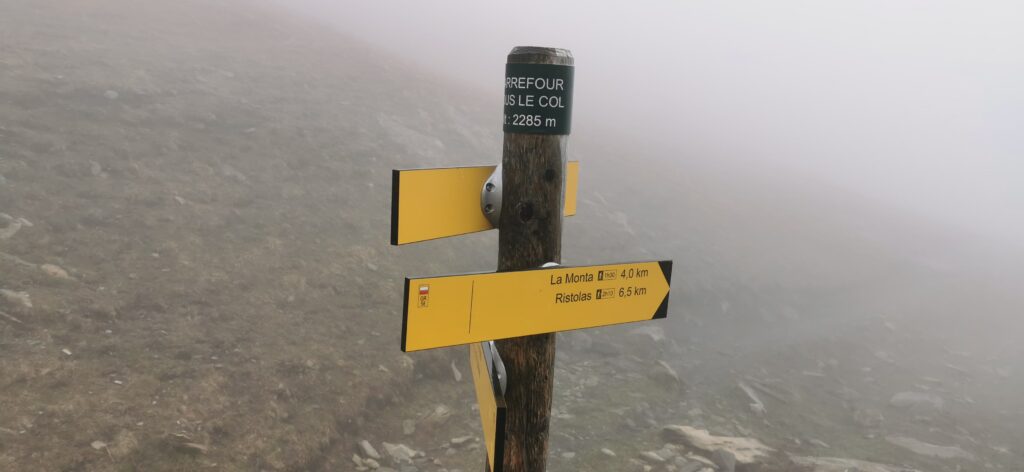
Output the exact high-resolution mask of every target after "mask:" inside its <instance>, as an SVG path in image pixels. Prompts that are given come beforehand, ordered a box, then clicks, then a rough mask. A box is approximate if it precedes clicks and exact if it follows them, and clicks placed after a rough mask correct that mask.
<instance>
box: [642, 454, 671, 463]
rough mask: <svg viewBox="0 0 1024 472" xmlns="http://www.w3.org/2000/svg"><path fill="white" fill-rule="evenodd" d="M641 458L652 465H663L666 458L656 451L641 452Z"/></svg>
mask: <svg viewBox="0 0 1024 472" xmlns="http://www.w3.org/2000/svg"><path fill="white" fill-rule="evenodd" d="M640 458H641V459H643V460H645V461H647V462H650V463H651V464H663V463H665V458H664V457H661V456H659V455H658V453H656V452H654V451H645V452H641V453H640Z"/></svg>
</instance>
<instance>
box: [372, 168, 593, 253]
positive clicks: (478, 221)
mask: <svg viewBox="0 0 1024 472" xmlns="http://www.w3.org/2000/svg"><path fill="white" fill-rule="evenodd" d="M494 168H495V166H476V167H451V168H443V169H411V170H394V171H392V173H391V244H395V245H399V244H408V243H416V242H421V241H428V240H431V239H438V238H447V237H449V236H458V235H460V234H468V233H476V232H478V231H486V230H489V229H494V226H493V225H491V223H490V222H489V221H487V218H486V217H485V216H484V213H483V211H482V210H481V209H480V192H481V190H483V186H484V182H485V181H487V178H488V177H490V175H491V173H492V172H494ZM579 172H580V163H579V162H577V161H571V162H569V164H568V165H567V166H566V175H565V208H564V210H563V214H564V215H565V216H572V215H575V214H576V193H577V189H578V188H579Z"/></svg>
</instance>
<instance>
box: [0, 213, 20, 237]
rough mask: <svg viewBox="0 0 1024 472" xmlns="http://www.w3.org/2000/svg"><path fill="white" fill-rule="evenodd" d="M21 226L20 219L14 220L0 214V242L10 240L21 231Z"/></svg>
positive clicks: (9, 216)
mask: <svg viewBox="0 0 1024 472" xmlns="http://www.w3.org/2000/svg"><path fill="white" fill-rule="evenodd" d="M23 225H24V222H23V221H22V219H21V218H17V219H16V218H14V217H12V216H11V215H8V214H6V213H0V240H3V239H11V238H12V237H14V235H15V234H18V231H21V227H22V226H23Z"/></svg>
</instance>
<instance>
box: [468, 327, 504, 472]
mask: <svg viewBox="0 0 1024 472" xmlns="http://www.w3.org/2000/svg"><path fill="white" fill-rule="evenodd" d="M494 349H495V348H494V343H491V342H483V343H473V344H470V345H469V365H470V368H471V369H472V371H473V385H474V386H475V387H476V402H477V405H479V406H480V424H481V425H482V427H483V431H484V443H485V445H486V448H487V465H488V466H490V468H491V471H492V472H501V470H502V468H501V463H502V461H503V460H504V456H505V396H504V394H503V392H502V389H503V387H502V384H501V379H500V378H499V377H498V370H499V368H498V366H501V365H502V364H501V358H500V357H499V356H498V355H497V352H496V351H495V350H494ZM500 369H501V370H504V367H501V368H500Z"/></svg>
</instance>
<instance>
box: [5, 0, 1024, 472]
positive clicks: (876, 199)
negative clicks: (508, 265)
mask: <svg viewBox="0 0 1024 472" xmlns="http://www.w3.org/2000/svg"><path fill="white" fill-rule="evenodd" d="M1022 24H1024V7H1022V6H1021V5H1020V4H1019V3H1017V2H1008V1H1007V2H984V3H973V4H968V3H965V2H934V1H933V2H882V1H864V2H855V3H848V4H840V3H836V2H792V1H783V2H772V3H766V2H756V3H755V2H742V3H738V2H728V3H726V2H682V1H672V2H669V1H651V2H637V3H619V4H611V3H605V2H584V1H581V0H568V1H561V2H547V3H545V2H537V1H533V0H525V1H519V2H505V3H496V2H470V1H468V0H457V1H451V2H444V3H433V2H414V1H403V2H396V1H379V2H338V1H328V0H294V1H285V0H219V1H217V2H210V1H208V0H178V1H174V2H168V1H160V0H150V1H139V0H88V1H69V0H34V1H32V2H24V1H17V0H0V471H7V470H11V471H21V470H75V471H125V470H146V471H168V472H170V471H182V470H227V471H250V470H252V471H261V472H262V471H315V472H327V471H349V470H355V471H360V472H362V471H377V472H396V471H398V472H458V471H462V472H464V471H467V470H479V469H480V468H481V464H482V463H483V462H484V461H485V458H486V456H487V452H486V451H487V445H486V436H485V433H484V428H482V426H486V425H487V424H489V423H488V421H489V420H488V419H487V418H489V417H488V416H487V415H485V414H481V410H482V409H484V410H486V409H488V408H490V406H489V404H486V402H481V401H478V400H480V399H484V400H486V399H487V397H486V396H482V397H479V398H478V396H477V394H478V393H480V392H484V393H486V392H487V389H486V388H481V389H479V390H478V387H480V386H481V385H484V386H486V385H487V382H486V379H484V380H485V381H484V382H481V383H478V382H476V381H475V379H474V377H473V374H474V373H480V372H481V371H480V369H475V370H474V369H472V368H471V364H470V362H469V359H468V357H469V356H467V351H468V349H467V348H466V347H465V346H453V347H445V348H436V349H428V350H422V351H415V352H403V348H402V346H405V345H406V344H405V343H406V341H407V336H406V335H407V334H408V331H409V329H410V328H409V326H410V323H409V319H410V318H409V316H408V309H409V305H410V302H411V301H412V300H413V299H411V298H409V296H410V292H409V289H410V287H411V285H410V281H409V279H407V278H409V277H418V276H431V277H433V276H444V275H449V274H466V273H475V274H479V273H481V272H483V273H486V272H490V271H493V270H494V268H495V262H496V253H497V248H498V231H480V232H478V233H473V234H466V235H458V236H455V237H447V238H442V239H437V240H430V241H424V242H418V243H415V244H405V245H399V246H394V245H391V244H389V233H390V231H391V230H392V229H393V227H392V225H393V224H394V221H393V220H392V210H393V209H394V208H393V207H394V204H395V200H394V198H396V197H395V193H396V192H395V189H394V188H393V185H395V180H393V174H392V171H393V169H409V168H450V167H454V166H479V165H489V164H496V163H498V162H499V161H500V159H501V152H502V139H503V133H502V127H501V121H502V102H503V100H502V93H503V92H502V78H503V72H504V64H505V60H506V54H507V53H508V52H509V51H510V49H511V48H512V47H514V46H517V45H540V46H554V47H562V48H567V49H569V50H571V51H572V53H573V54H574V56H575V64H576V71H575V87H574V91H575V94H574V95H575V96H574V110H573V129H572V133H571V135H570V137H569V138H568V157H569V158H570V159H573V160H579V161H580V179H579V191H578V207H577V212H576V214H575V215H573V216H571V217H567V218H565V220H564V224H563V235H562V241H563V242H562V248H561V262H562V263H564V264H566V265H568V266H577V267H575V268H568V269H562V270H577V269H578V270H579V272H578V273H577V274H576V275H577V277H575V278H573V279H572V280H574V281H573V282H571V283H589V282H586V270H590V269H586V270H585V269H583V268H580V267H578V266H586V265H590V264H608V263H617V262H630V261H663V260H671V261H672V277H671V290H670V293H671V297H670V299H669V303H667V305H666V304H660V303H661V302H663V301H664V298H659V297H663V296H662V295H658V296H657V297H653V296H652V298H651V299H643V300H644V301H650V300H652V299H653V298H657V300H654V301H655V302H658V303H659V305H658V308H657V309H658V310H659V311H657V312H656V313H658V314H659V315H660V314H661V313H663V312H662V311H661V308H662V307H663V306H667V312H668V314H667V317H666V318H665V319H651V320H647V319H643V321H640V322H635V323H624V324H621V325H614V326H604V327H599V328H587V329H577V330H570V331H564V332H559V333H558V334H557V335H556V336H555V339H556V340H557V342H556V348H557V349H556V354H555V355H554V357H555V362H554V366H553V370H552V371H553V374H554V375H553V379H554V380H553V382H554V386H553V390H552V391H553V397H552V402H551V404H552V408H551V412H550V429H549V434H548V436H547V453H546V456H542V455H541V454H536V457H546V460H547V465H548V467H547V470H551V471H587V472H590V471H593V472H621V471H638V472H639V471H644V472H684V471H685V472H852V471H860V472H910V471H913V472H925V471H927V472H968V471H969V472H974V471H989V470H991V471H1020V470H1022V466H1021V465H1022V464H1024V426H1022V425H1024V343H1022V336H1021V333H1022V332H1024V319H1022V318H1021V314H1022V313H1024V292H1022V291H1021V287H1022V286H1024V283H1022V282H1024V244H1022V243H1021V241H1024V219H1022V218H1021V217H1020V216H1021V215H1022V214H1024V185H1022V184H1024V182H1022V180H1024V160H1022V159H1021V156H1024V138H1022V137H1021V132H1020V126H1021V123H1024V87H1022V86H1021V83H1024V56H1022V54H1021V45H1022V44H1024V28H1021V27H1020V25H1022ZM458 172H462V171H458ZM475 198H476V195H475V190H474V200H473V201H472V202H470V203H472V205H471V207H472V208H471V209H472V210H473V211H475V204H476V203H475V202H476V200H475ZM424 214H426V212H424ZM430 215H431V216H433V214H432V213H431V214H430ZM425 221H429V222H430V223H431V224H433V223H434V222H435V220H434V219H433V218H429V219H426V220H425ZM636 264H637V267H640V265H639V264H640V263H639V262H637V263H636ZM655 266H656V267H657V268H658V269H656V270H655V269H654V268H653V267H655ZM643 267H650V268H651V269H650V271H648V270H644V271H643V272H642V274H643V275H640V274H641V272H640V271H637V272H636V273H635V274H636V277H637V278H636V280H637V282H636V284H635V286H633V285H634V284H633V283H632V282H630V284H629V285H631V286H630V287H629V288H630V289H636V288H642V289H643V290H644V291H643V292H641V291H639V290H635V291H634V290H631V291H630V292H628V293H632V294H635V297H636V298H633V300H641V298H640V297H645V296H649V295H651V294H649V293H648V292H647V289H648V288H650V289H651V292H652V293H653V292H654V290H655V285H654V283H655V282H659V283H660V279H657V277H654V278H653V279H645V280H651V282H652V285H649V286H644V287H641V285H642V284H643V283H642V282H640V281H639V280H640V279H641V278H642V277H647V276H648V275H649V272H650V273H654V275H657V272H659V271H661V270H662V267H664V266H662V265H657V264H652V265H651V266H647V265H644V266H643ZM533 274H541V275H545V274H544V273H543V272H533ZM487 276H488V275H480V277H487ZM500 276H504V275H500ZM625 277H626V276H625V275H623V278H625ZM413 280H418V279H413ZM551 280H552V282H550V283H548V282H547V281H545V283H547V284H548V285H550V286H546V287H545V288H544V290H555V289H552V288H551V287H553V286H555V285H558V284H556V283H554V279H553V278H552V279H551ZM566 280H569V277H566ZM631 280H632V279H631ZM580 281H584V282H580ZM560 282H561V280H559V283H560ZM569 283H570V282H566V284H567V285H568V284H569ZM644 283H645V282H644ZM578 287H579V290H577V291H575V292H574V293H569V294H568V295H569V298H573V297H574V296H576V297H578V300H579V303H584V302H586V303H589V302H590V300H589V299H586V300H585V299H584V298H585V297H583V296H582V295H584V294H586V295H589V294H590V292H588V291H586V290H584V288H583V286H582V285H579V286H578ZM657 287H658V288H657V290H661V292H659V293H664V285H658V286H657ZM427 288H428V289H429V287H427ZM534 288H535V287H532V286H531V287H528V288H526V289H523V290H522V291H521V292H522V293H520V291H518V290H511V289H510V290H508V291H507V293H506V291H504V287H503V288H502V289H501V290H502V297H501V298H499V297H495V298H494V299H493V300H490V302H492V303H495V305H499V304H502V303H507V304H510V305H512V304H515V303H518V300H516V299H517V297H519V296H520V295H521V296H522V298H524V299H527V298H530V297H531V296H532V295H531V294H532V293H533V292H531V290H533V289H534ZM597 288H599V289H600V290H599V293H602V294H603V293H607V292H605V290H606V289H607V287H603V286H602V287H597ZM620 288H623V289H625V288H627V287H626V286H625V285H623V286H621V287H620ZM558 289H559V290H560V287H559V288H558ZM420 290H421V292H420V293H422V291H423V290H424V289H423V288H422V287H421V288H420ZM442 290H445V289H444V288H443V285H442V286H437V285H435V287H434V291H433V295H430V291H429V290H427V292H428V293H427V295H430V296H433V297H435V298H433V301H432V302H430V303H432V304H433V305H432V306H433V307H434V308H435V309H437V311H435V312H434V313H435V314H436V313H438V312H439V311H441V310H449V309H450V306H452V305H454V304H449V305H446V304H444V303H443V302H441V303H438V298H436V297H441V296H444V295H441V294H440V292H441V291H442ZM474 290H477V291H476V292H474ZM481 290H482V289H481V288H480V285H470V295H469V297H470V298H469V303H468V305H469V311H470V320H469V321H470V322H469V331H470V332H471V334H472V331H473V329H474V328H473V326H475V325H474V324H473V323H474V321H473V318H472V316H473V315H472V313H473V307H474V306H477V307H478V308H479V307H480V306H484V305H474V298H473V297H474V296H476V297H477V300H479V298H480V297H481V296H483V295H480V294H481V293H486V292H482V291H481ZM587 290H589V288H587ZM612 290H613V291H612V292H610V293H613V294H614V293H615V292H614V289H612ZM536 291H537V293H540V292H541V290H540V289H538V290H536ZM474 293H475V295H474ZM492 293H493V292H492ZM618 293H623V292H618ZM403 295H404V297H405V299H403ZM559 295H565V294H562V293H560V294H559ZM506 296H507V297H508V298H504V297H506ZM624 296H625V295H623V296H620V299H621V298H623V297H624ZM629 296H633V295H629ZM556 297H557V295H556ZM539 299H540V298H538V300H539ZM556 299H557V298H556ZM417 300H418V299H417ZM442 300H444V299H443V298H442ZM494 300H501V302H494ZM572 303H577V302H576V301H575V299H574V300H573V301H572ZM602 303H603V301H602ZM461 306H465V304H462V305H461ZM581 306H582V307H583V308H589V307H590V306H593V305H575V306H574V308H575V309H578V310H579V311H578V312H576V314H575V315H574V316H579V317H580V318H581V319H585V320H586V322H587V323H591V322H592V320H591V319H590V318H588V317H589V316H591V313H590V312H589V311H587V310H586V309H580V307H581ZM506 308H507V307H505V308H501V309H496V310H494V311H501V310H503V309H506ZM479 311H491V310H480V309H478V312H479ZM524 311H525V310H524ZM595 311H597V309H596V308H595ZM453 312H454V309H453ZM583 312H586V316H582V315H580V313H583ZM538 313H539V314H540V315H552V316H551V317H550V318H551V319H558V320H559V322H560V321H562V320H561V319H560V318H558V317H559V316H561V315H564V314H565V312H559V311H557V310H554V309H552V310H550V312H547V311H544V310H537V313H532V315H533V316H534V317H535V318H533V319H537V318H536V317H537V315H538ZM430 314H431V313H428V315H430ZM448 314H449V313H448V312H445V313H441V315H442V316H447V315H448ZM605 314H607V313H602V316H604V315H605ZM491 315H493V314H491ZM491 315H487V316H491ZM556 315H557V316H556ZM633 315H635V314H632V313H631V314H630V316H633ZM479 316H484V315H479ZM617 316H619V315H617V314H614V315H613V318H614V319H618V318H617ZM638 316H639V315H638ZM524 318H527V319H529V318H528V317H524ZM594 318H595V319H596V318H601V317H599V316H596V315H595V316H594ZM640 318H644V317H643V316H640ZM421 319H422V318H421ZM601 319H602V320H604V319H605V318H601ZM509 320H510V322H509V324H508V326H511V328H509V329H520V328H522V327H523V326H527V325H531V323H530V322H528V321H524V319H520V318H518V317H508V320H504V321H509ZM504 321H503V322H504ZM582 322H583V321H581V323H582ZM539 323H541V322H539ZM435 324H436V325H437V326H436V327H437V330H438V331H437V332H434V331H431V329H433V328H435V326H434V325H435ZM496 324H500V323H496ZM443 325H445V322H441V321H436V320H434V319H432V318H431V319H430V320H429V322H426V323H422V322H421V324H420V325H418V326H428V328H429V329H424V331H423V333H419V334H421V336H419V337H418V339H419V340H420V341H422V342H424V343H430V342H436V341H437V339H434V338H442V337H444V338H445V339H449V338H448V337H446V336H448V335H451V336H452V338H451V339H461V338H458V336H461V334H459V333H455V331H454V330H452V332H443V333H442V332H441V331H443V330H444V329H446V328H444V326H443ZM501 325H502V326H505V325H504V324H501ZM459 326H460V330H461V326H462V325H461V324H460V325H459ZM559 326H561V325H559ZM529 327H530V328H534V326H532V325H531V326H529ZM559 329H561V328H559ZM453 333H454V334H453ZM457 335H458V336H457ZM510 336H511V335H510ZM503 349H504V347H503ZM488 352H489V351H488ZM502 355H504V353H503V354H502ZM477 366H479V364H477ZM507 377H508V378H506V379H504V380H505V383H506V385H514V386H517V387H518V386H522V385H533V379H534V378H535V377H534V376H533V375H531V376H528V378H523V376H515V375H508V376H507ZM495 397H497V395H495ZM498 403H499V402H498V400H497V399H495V400H494V404H495V408H497V405H498ZM495 418H497V416H495ZM494 422H495V423H494V424H497V419H495V420H494ZM513 449H514V448H511V447H510V448H509V449H508V451H513ZM508 454H509V456H508V457H512V455H511V454H513V452H508Z"/></svg>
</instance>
